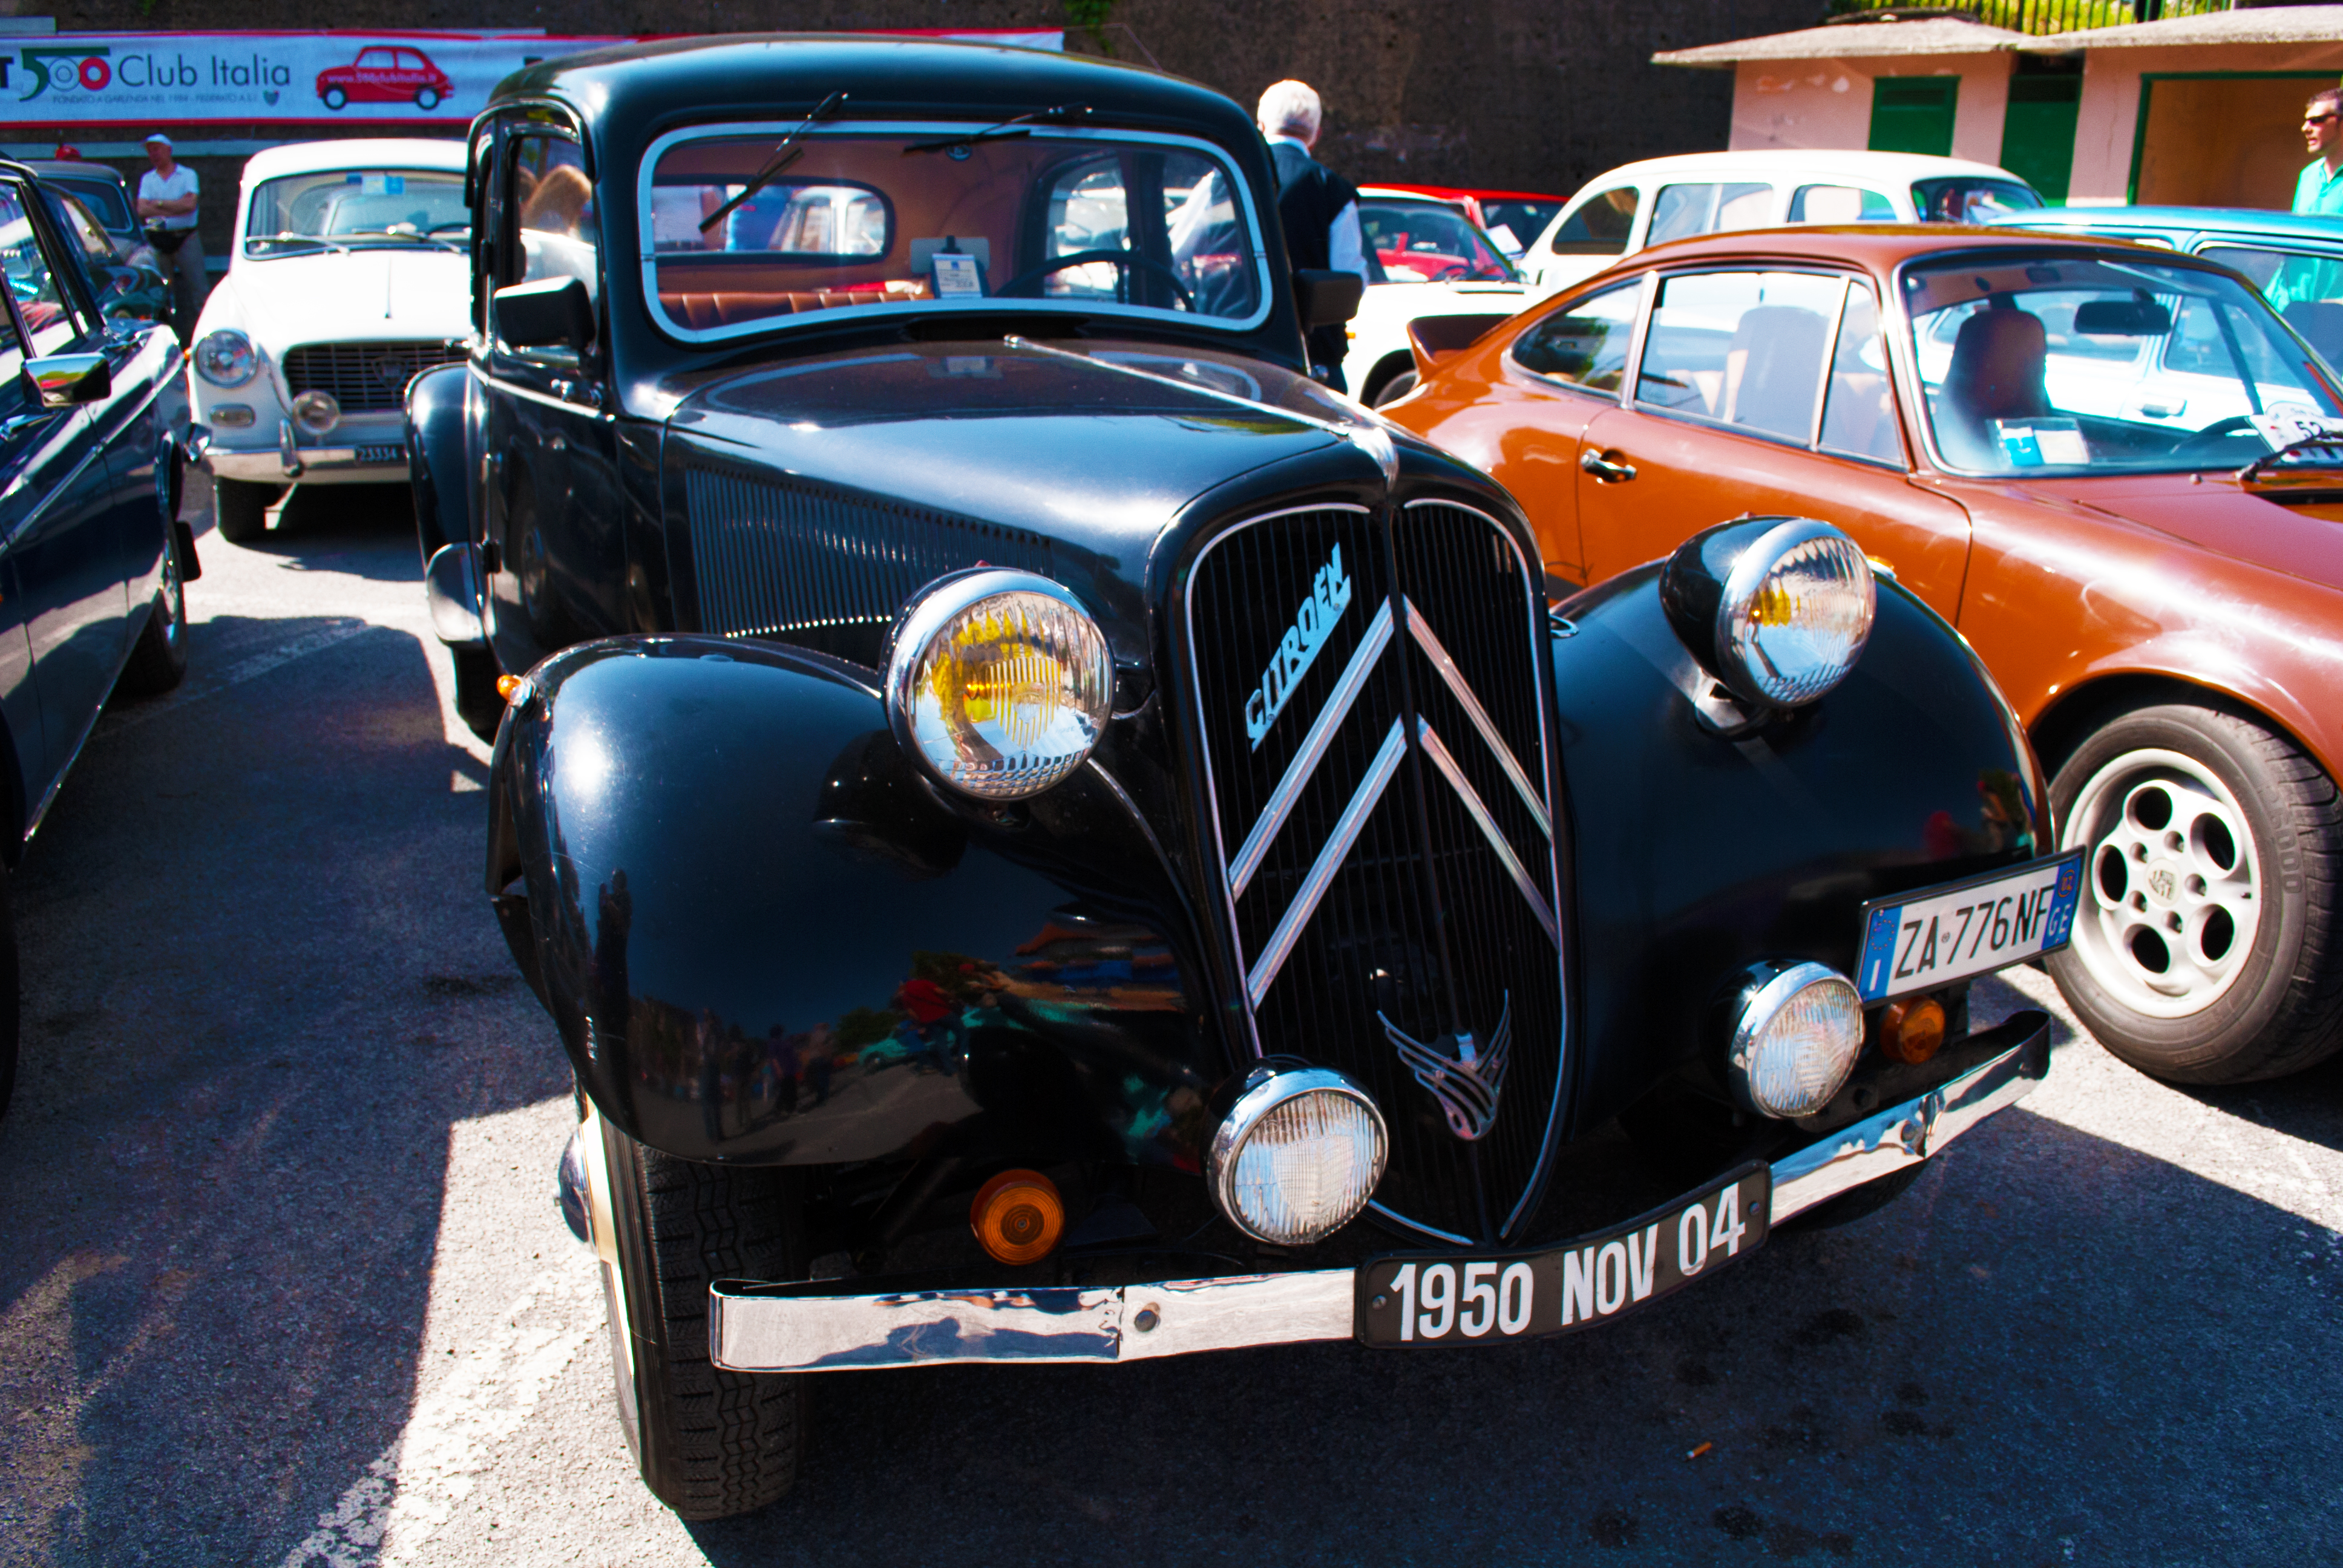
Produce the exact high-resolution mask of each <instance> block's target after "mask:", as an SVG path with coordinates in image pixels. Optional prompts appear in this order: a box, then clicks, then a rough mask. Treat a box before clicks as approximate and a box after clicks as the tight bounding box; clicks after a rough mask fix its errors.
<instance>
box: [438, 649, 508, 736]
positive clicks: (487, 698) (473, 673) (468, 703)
mask: <svg viewBox="0 0 2343 1568" xmlns="http://www.w3.org/2000/svg"><path fill="white" fill-rule="evenodd" d="M447 651H448V653H449V654H451V655H452V656H454V658H455V661H456V716H457V717H458V719H462V720H463V721H464V727H465V728H466V729H469V730H470V731H471V732H472V733H473V734H475V735H477V736H478V737H479V738H480V739H483V740H485V741H487V742H488V744H490V745H491V746H493V745H495V744H496V739H497V726H498V725H499V724H501V723H503V722H504V717H505V699H503V698H501V697H499V696H498V695H497V674H498V670H497V656H496V655H495V654H493V653H491V652H489V651H488V649H487V648H449V649H448V650H447Z"/></svg>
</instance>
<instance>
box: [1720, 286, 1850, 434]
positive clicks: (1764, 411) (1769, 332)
mask: <svg viewBox="0 0 2343 1568" xmlns="http://www.w3.org/2000/svg"><path fill="white" fill-rule="evenodd" d="M1829 336H1830V323H1829V322H1827V321H1825V320H1824V319H1823V318H1822V317H1821V316H1819V315H1817V314H1816V313H1815V312H1814V311H1811V310H1807V309H1805V308H1803V307H1799V306H1795V305H1761V306H1758V307H1756V308H1755V309H1754V310H1749V311H1745V312H1744V313H1743V315H1742V317H1741V321H1740V324H1739V325H1738V326H1736V327H1734V329H1733V341H1732V343H1731V345H1730V346H1728V347H1726V349H1725V396H1724V405H1725V407H1724V417H1725V422H1726V423H1727V424H1732V425H1739V426H1743V427H1746V428H1748V429H1752V430H1763V431H1765V433H1766V434H1767V435H1769V436H1781V437H1787V438H1788V439H1791V440H1795V441H1804V440H1805V438H1806V437H1807V436H1808V435H1809V434H1811V433H1812V431H1813V430H1814V427H1815V393H1816V392H1817V391H1819V390H1820V389H1821V384H1822V372H1823V341H1824V339H1825V338H1826V337H1829Z"/></svg>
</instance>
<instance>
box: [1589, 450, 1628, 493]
mask: <svg viewBox="0 0 2343 1568" xmlns="http://www.w3.org/2000/svg"><path fill="white" fill-rule="evenodd" d="M1578 466H1579V467H1582V468H1584V469H1585V470H1586V471H1587V472H1588V473H1590V474H1592V475H1594V482H1595V483H1596V484H1598V485H1619V484H1624V483H1625V482H1626V481H1627V480H1629V479H1632V478H1634V477H1635V465H1634V464H1633V463H1614V462H1613V461H1612V460H1611V459H1610V458H1608V457H1604V455H1603V454H1602V453H1600V452H1581V453H1580V454H1579V455H1578Z"/></svg>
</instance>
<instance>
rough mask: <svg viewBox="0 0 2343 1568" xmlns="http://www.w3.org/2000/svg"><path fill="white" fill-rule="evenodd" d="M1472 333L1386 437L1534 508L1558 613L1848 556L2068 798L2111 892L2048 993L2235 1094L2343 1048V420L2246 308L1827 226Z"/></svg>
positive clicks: (2052, 257) (2004, 243) (1656, 256)
mask: <svg viewBox="0 0 2343 1568" xmlns="http://www.w3.org/2000/svg"><path fill="white" fill-rule="evenodd" d="M1481 325H1482V323H1480V322H1477V321H1470V320H1459V321H1453V322H1449V323H1446V324H1444V325H1443V322H1441V321H1440V320H1437V319H1434V320H1432V321H1426V322H1423V323H1419V324H1418V326H1417V327H1416V329H1415V331H1414V332H1413V335H1412V336H1413V341H1414V346H1415V352H1416V357H1417V360H1418V368H1419V372H1420V374H1421V375H1422V377H1423V385H1422V387H1421V388H1420V390H1418V391H1417V392H1416V393H1415V394H1414V395H1413V396H1412V397H1408V398H1406V399H1404V400H1403V401H1401V402H1399V403H1396V404H1394V405H1393V406H1392V407H1388V408H1387V409H1385V410H1384V412H1386V413H1387V414H1389V415H1390V416H1391V417H1393V419H1394V420H1396V421H1397V422H1398V423H1400V424H1402V425H1403V426H1405V427H1408V428H1410V429H1412V430H1416V431H1419V432H1421V433H1422V434H1423V435H1425V436H1428V437H1432V438H1433V439H1434V440H1436V441H1439V442H1440V443H1442V444H1443V445H1444V446H1446V447H1450V448H1451V449H1452V450H1454V451H1456V452H1458V453H1460V454H1462V455H1463V456H1464V457H1467V458H1469V459H1471V460H1472V461H1473V462H1476V463H1478V464H1480V465H1481V466H1482V467H1485V468H1487V469H1488V470H1489V471H1490V472H1491V473H1492V474H1493V475H1494V476H1495V477H1497V478H1498V479H1500V480H1501V481H1503V483H1504V484H1505V485H1506V486H1507V487H1509V488H1510V489H1512V491H1513V494H1514V495H1516V496H1517V497H1519V498H1521V500H1522V502H1523V505H1524V506H1525V507H1526V508H1528V510H1529V514H1530V516H1531V518H1532V519H1533V520H1534V521H1535V523H1536V524H1537V526H1538V528H1539V531H1540V536H1541V538H1542V541H1543V545H1544V553H1545V565H1546V571H1547V573H1548V577H1549V579H1550V588H1552V590H1553V591H1554V593H1555V594H1556V595H1557V596H1562V595H1566V594H1568V593H1571V592H1574V591H1575V590H1576V589H1577V588H1579V587H1580V586H1582V585H1587V584H1594V583H1597V582H1600V581H1601V580H1602V579H1604V578H1608V577H1610V576H1612V575H1614V573H1617V572H1619V571H1621V570H1623V569H1624V568H1627V567H1631V566H1634V565H1635V564H1637V563H1638V562H1642V561H1645V560H1649V559H1651V558H1654V557H1656V556H1662V555H1665V554H1667V553H1668V552H1669V551H1671V550H1673V549H1674V548H1676V546H1677V545H1678V544H1679V543H1681V542H1682V541H1683V540H1684V539H1685V538H1689V537H1690V536H1691V535H1692V534H1694V533H1695V532H1696V531H1698V530H1700V529H1702V528H1706V527H1708V526H1710V525H1712V524H1714V523H1715V522H1717V521H1719V520H1720V519H1723V518H1730V517H1733V516H1735V515H1739V514H1748V513H1755V514H1759V515H1765V514H1772V513H1785V514H1796V515H1804V516H1811V517H1815V518H1822V519H1823V520H1825V521H1827V522H1831V523H1835V524H1836V525H1837V526H1839V527H1840V528H1845V530H1846V531H1847V532H1848V533H1850V534H1852V535H1853V536H1854V537H1855V538H1856V539H1858V540H1860V541H1861V542H1862V544H1863V546H1864V548H1865V550H1866V551H1867V552H1868V553H1869V554H1870V555H1871V556H1872V557H1873V558H1875V562H1876V564H1878V565H1879V566H1880V567H1882V568H1885V569H1887V570H1888V571H1890V572H1892V573H1893V574H1894V575H1895V576H1896V578H1897V579H1898V580H1899V581H1900V582H1902V583H1903V584H1904V585H1905V586H1906V587H1908V588H1912V589H1914V590H1915V591H1916V592H1917V593H1918V594H1919V596H1920V597H1921V598H1924V599H1925V600H1926V602H1927V603H1928V604H1929V605H1930V606H1932V607H1934V608H1936V610H1937V612H1938V613H1940V614H1941V615H1943V616H1944V617H1945V618H1946V619H1947V620H1949V621H1951V622H1953V623H1954V624H1955V625H1956V626H1957V627H1958V628H1960V630H1961V631H1962V632H1963V633H1965V634H1966V636H1967V638H1968V639H1969V641H1970V643H1971V644H1972V645H1973V646H1974V647H1975V648H1976V651H1977V652H1978V654H1979V655H1981V656H1982V657H1983V658H1984V660H1985V662H1986V666H1987V667H1988V668H1990V669H1991V671H1992V672H1993V674H1994V676H1995V677H1996V678H1997V679H1998V680H1999V682H2000V683H2001V686H2002V689H2003V690H2004V691H2005V692H2006V693H2007V694H2008V697H2009V700H2010V702H2011V704H2012V706H2013V707H2014V708H2015V709H2016V714H2017V716H2018V718H2019V719H2021V720H2022V721H2023V723H2024V724H2025V726H2026V730H2027V732H2028V734H2029V735H2030V736H2031V738H2032V739H2033V741H2034V744H2035V747H2036V749H2037V751H2038V752H2039V753H2040V755H2041V757H2042V759H2043V762H2044V764H2045V766H2046V769H2048V770H2050V773H2051V776H2052V779H2053V783H2052V785H2051V797H2052V805H2053V807H2054V809H2055V813H2056V820H2057V821H2058V823H2059V831H2060V834H2061V837H2062V840H2063V842H2062V848H2067V849H2072V848H2087V849H2089V851H2090V862H2089V863H2090V867H2091V874H2090V892H2089V896H2088V898H2087V900H2086V902H2085V905H2084V908H2083V910H2081V911H2080V913H2079V914H2078V917H2077V921H2076V928H2075V939H2074V944H2073V947H2072V948H2071V949H2070V950H2068V951H2067V952H2066V953H2063V954H2060V955H2058V956H2057V957H2056V958H2053V959H2052V960H2049V967H2050V970H2051V972H2052V974H2053V975H2055V976H2056V980H2057V981H2058V985H2059V988H2060V990H2062V991H2063V992H2064V993H2065V994H2066V999H2067V1000H2068V1001H2069V1002H2070V1003H2071V1004H2072V1005H2073V1006H2074V1008H2075V1010H2076V1011H2077V1013H2078V1014H2080V1015H2081V1017H2082V1018H2083V1019H2084V1020H2085V1021H2086V1022H2087V1023H2088V1024H2089V1025H2090V1027H2091V1029H2092V1030H2093V1031H2094V1032H2095V1033H2096V1034H2097V1035H2098V1037H2099V1038H2100V1039H2101V1040H2104V1041H2105V1042H2106V1043H2107V1046H2108V1047H2109V1049H2111V1050H2115V1051H2116V1052H2117V1053H2118V1054H2119V1055H2121V1056H2123V1057H2124V1058H2125V1059H2126V1060H2129V1061H2131V1062H2132V1063H2134V1064H2135V1065H2137V1066H2138V1067H2140V1068H2142V1069H2144V1070H2147V1071H2150V1072H2153V1073H2156V1074H2157V1075H2159V1076H2162V1077H2167V1078H2170V1079H2175V1080H2179V1081H2195V1082H2215V1081H2232V1080H2239V1079H2250V1078H2261V1077H2269V1076H2274V1075H2276V1074H2278V1073H2282V1072H2288V1071H2292V1070H2296V1069H2298V1068H2301V1067H2305V1066H2308V1064H2309V1063H2311V1062H2313V1061H2315V1060H2318V1059H2320V1058H2321V1057H2324V1056H2326V1055H2328V1053H2330V1052H2332V1051H2334V1050H2336V1049H2337V1048H2338V1045H2343V909H2338V881H2343V801H2338V795H2337V790H2336V783H2335V780H2336V779H2337V777H2338V766H2339V765H2343V701H2338V690H2343V395H2338V387H2337V385H2336V383H2335V380H2334V372H2333V371H2331V370H2330V369H2329V368H2328V367H2327V365H2326V364H2325V362H2324V361H2322V360H2321V359H2320V358H2319V357H2318V356H2317V355H2316V354H2315V353H2314V352H2312V350H2311V349H2310V348H2309V347H2308V345H2307V344H2305V343H2304V342H2303V340H2302V339H2301V338H2300V337H2297V336H2296V335H2295V333H2294V332H2293V331H2292V330H2291V329H2289V328H2288V326H2287V325H2286V324H2285V323H2284V322H2283V321H2281V320H2280V319H2279V318H2278V316H2277V315H2276V314H2275V313H2274V312H2273V311H2272V310H2271V309H2270V307H2269V306H2268V304H2267V303H2266V302H2265V301H2264V300H2263V299H2262V298H2261V297H2260V296H2259V294H2258V293H2257V292H2256V290H2255V289H2254V288H2253V286H2251V285H2250V283H2248V282H2247V280H2246V279H2244V278H2243V277H2241V276H2239V275H2237V274H2236V273H2233V272H2230V271H2228V270H2227V269H2226V268H2223V267H2220V266H2214V265H2211V264H2209V263H2206V262H2201V261H2198V260H2196V259H2194V258H2192V257H2187V256H2177V255H2175V254H2173V253H2172V252H2170V251H2161V250H2150V249H2147V248H2146V247H2144V246H2131V245H2127V244H2120V243H2115V242H2109V241H2097V240H2090V239H2078V238H2075V237H2070V236H2020V235H2017V234H1998V233H1996V234H1991V235H1986V236H1980V234H1979V233H1978V231H1977V230H1976V229H1973V228H1970V229H1955V228H1948V227H1897V228H1887V227H1866V228H1862V229H1852V228H1850V229H1811V228H1802V229H1797V230H1782V231H1769V232H1745V233H1737V234H1726V235H1718V236H1710V237H1707V238H1702V239H1695V240H1688V241H1685V242H1683V243H1681V244H1674V245H1665V246H1657V247H1654V248H1653V249H1651V250H1647V251H1644V252H1641V253H1639V254H1638V255H1636V256H1634V257H1633V258H1632V259H1631V260H1630V261H1628V262H1627V263H1625V264H1624V265H1622V266H1618V267H1616V268H1614V269H1613V270H1611V271H1608V272H1605V273H1604V274H1602V275H1600V276H1596V277H1593V278H1590V279H1588V280H1586V281H1585V282H1584V283H1583V284H1580V285H1578V286H1576V287H1574V288H1573V289H1572V290H1570V291H1569V292H1568V293H1566V294H1564V295H1563V296H1560V297H1557V298H1555V299H1554V300H1553V301H1551V302H1549V303H1546V304H1544V305H1541V306H1539V307H1535V308H1533V309H1532V310H1530V311H1527V312H1524V313H1523V315H1521V316H1518V317H1513V318H1512V319H1511V320H1509V321H1506V322H1504V323H1503V324H1502V325H1500V326H1497V327H1493V328H1492V329H1490V330H1487V331H1485V332H1483V333H1482V335H1481V336H1479V337H1472V334H1473V332H1474V331H1476V330H1478V329H1479V327H1481ZM1460 338H1470V339H1471V340H1470V341H1469V342H1467V343H1465V344H1464V345H1463V347H1448V345H1453V344H1455V343H1456V342H1457V340H1458V339H1460ZM1563 613H1564V614H1565V615H1566V614H1567V613H1568V609H1567V607H1566V606H1565V607H1564V611H1563ZM1910 696H1911V699H1912V700H1913V701H1914V702H1916V703H1922V704H1925V703H1926V702H1927V701H1929V694H1928V693H1927V692H1926V691H1914V692H1912V693H1911V694H1910ZM1751 760H1752V765H1753V766H1756V767H1759V768H1761V769H1762V768H1763V766H1764V762H1763V759H1762V758H1755V757H1753V758H1752V759H1751ZM1950 805H1951V803H1950V802H1947V806H1948V808H1949V806H1950Z"/></svg>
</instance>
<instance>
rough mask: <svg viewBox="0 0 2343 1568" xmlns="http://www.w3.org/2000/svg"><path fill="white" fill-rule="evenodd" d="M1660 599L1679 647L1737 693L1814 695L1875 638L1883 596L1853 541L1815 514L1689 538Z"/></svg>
mask: <svg viewBox="0 0 2343 1568" xmlns="http://www.w3.org/2000/svg"><path fill="white" fill-rule="evenodd" d="M1660 598H1661V600H1662V602H1664V604H1665V605H1666V606H1667V610H1668V618H1669V620H1670V621H1671V622H1672V623H1674V627H1675V628H1676V633H1677V635H1678V636H1680V637H1682V638H1684V646H1685V647H1687V648H1691V649H1692V651H1693V653H1694V656H1695V657H1697V658H1699V659H1700V661H1701V663H1703V664H1704V665H1705V666H1707V667H1708V669H1709V671H1710V673H1711V674H1713V675H1715V677H1716V678H1718V679H1719V680H1722V681H1723V682H1725V685H1726V686H1728V687H1730V688H1731V689H1733V692H1734V694H1735V696H1737V697H1739V698H1741V699H1743V700H1745V701H1747V702H1754V703H1757V704H1759V705H1761V706H1763V707H1766V708H1795V707H1798V706H1800V705H1802V704H1804V703H1808V702H1812V701H1814V700H1815V699H1816V698H1818V697H1820V696H1822V695H1823V694H1824V693H1825V692H1826V691H1828V690H1829V689H1831V688H1832V687H1834V686H1836V685H1837V684H1838V683H1839V682H1840V681H1841V680H1843V679H1845V678H1846V673H1847V671H1849V670H1851V669H1853V668H1855V660H1857V659H1858V658H1862V657H1863V647H1864V644H1865V642H1867V641H1869V640H1870V638H1871V622H1872V618H1873V617H1874V615H1875V614H1876V613H1877V610H1878V604H1879V592H1878V587H1877V585H1876V584H1875V582H1874V581H1873V579H1872V575H1871V563H1870V562H1869V561H1867V560H1865V558H1864V555H1863V550H1862V548H1860V547H1859V546H1857V545H1856V544H1855V541H1854V540H1853V539H1850V538H1847V537H1846V536H1845V534H1843V533H1841V532H1839V531H1838V530H1837V529H1836V528H1833V527H1831V526H1830V525H1829V524H1828V523H1818V522H1816V521H1815V520H1814V519H1813V518H1743V519H1741V520H1740V521H1738V522H1733V523H1726V524H1725V525H1724V526H1723V527H1721V528H1710V529H1708V530H1707V531H1706V532H1704V533H1699V534H1695V535H1694V536H1693V537H1692V538H1689V539H1686V540H1685V541H1684V544H1683V545H1682V546H1681V547H1680V548H1678V549H1677V550H1676V553H1675V554H1674V555H1673V556H1671V557H1670V558H1668V564H1667V568H1666V569H1665V570H1664V572H1662V573H1661V577H1660Z"/></svg>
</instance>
